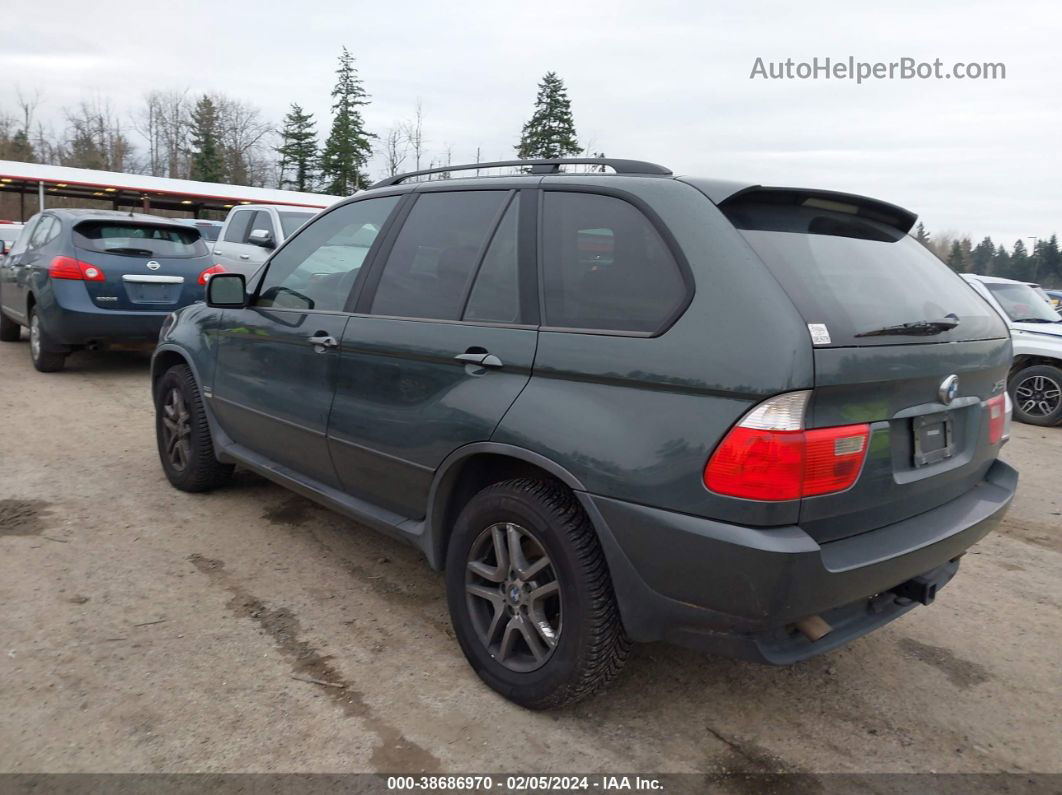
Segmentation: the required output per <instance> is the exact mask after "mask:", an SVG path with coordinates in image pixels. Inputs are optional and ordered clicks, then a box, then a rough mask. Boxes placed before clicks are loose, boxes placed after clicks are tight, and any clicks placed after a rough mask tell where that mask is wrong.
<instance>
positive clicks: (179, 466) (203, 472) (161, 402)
mask: <svg viewBox="0 0 1062 795" xmlns="http://www.w3.org/2000/svg"><path fill="white" fill-rule="evenodd" d="M155 437H156V440H157V442H158V450H159V460H160V461H161V462H162V469H163V471H164V472H165V473H166V478H167V479H168V480H169V481H170V483H171V484H172V485H173V486H174V487H175V488H178V489H180V490H181V491H190V492H200V491H209V490H210V489H214V488H217V487H218V486H222V485H224V484H225V482H226V481H227V480H228V479H229V477H230V476H231V475H232V471H233V469H234V467H233V465H232V464H223V463H221V462H220V461H218V459H217V457H216V456H215V455H214V441H213V439H212V438H211V436H210V425H209V423H208V421H207V417H206V408H205V407H204V406H203V398H202V397H201V395H200V393H199V385H198V384H196V382H195V376H193V375H192V371H191V369H190V368H189V367H188V366H187V365H184V364H177V365H174V366H173V367H171V368H170V369H169V370H167V371H166V372H165V373H163V375H162V378H160V379H159V383H158V386H156V388H155Z"/></svg>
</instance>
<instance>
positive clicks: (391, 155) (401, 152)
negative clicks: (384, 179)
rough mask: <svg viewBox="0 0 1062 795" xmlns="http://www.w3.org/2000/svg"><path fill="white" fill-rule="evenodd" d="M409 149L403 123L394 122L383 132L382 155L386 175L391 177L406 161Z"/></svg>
mask: <svg viewBox="0 0 1062 795" xmlns="http://www.w3.org/2000/svg"><path fill="white" fill-rule="evenodd" d="M408 151H409V140H408V139H407V138H406V130H405V127H404V125H401V124H396V125H395V126H394V127H392V128H391V129H389V130H388V131H387V132H386V133H384V138H383V156H384V166H385V168H386V169H387V174H386V176H388V177H393V176H394V175H395V174H397V173H398V172H399V171H400V170H401V168H402V164H403V163H405V162H406V155H407V153H408Z"/></svg>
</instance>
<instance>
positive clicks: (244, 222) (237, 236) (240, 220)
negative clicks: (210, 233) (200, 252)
mask: <svg viewBox="0 0 1062 795" xmlns="http://www.w3.org/2000/svg"><path fill="white" fill-rule="evenodd" d="M254 213H255V211H254V210H236V212H234V213H233V214H232V216H231V217H230V218H229V225H228V228H226V229H225V238H224V239H225V242H226V243H243V242H244V241H245V240H247V231H248V229H247V227H249V226H250V225H251V219H252V218H254Z"/></svg>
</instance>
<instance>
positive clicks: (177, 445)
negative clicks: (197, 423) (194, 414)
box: [162, 387, 192, 472]
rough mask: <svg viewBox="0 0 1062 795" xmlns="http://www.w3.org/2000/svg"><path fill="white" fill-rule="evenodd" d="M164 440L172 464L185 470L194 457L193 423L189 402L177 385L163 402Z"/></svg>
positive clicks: (179, 469) (167, 455)
mask: <svg viewBox="0 0 1062 795" xmlns="http://www.w3.org/2000/svg"><path fill="white" fill-rule="evenodd" d="M162 442H163V445H164V447H165V450H166V457H167V458H168V459H169V461H170V464H171V465H172V466H173V468H174V469H175V470H176V471H178V472H183V471H184V468H185V467H187V466H188V462H189V461H190V460H191V458H192V423H191V414H190V413H189V411H188V404H187V403H185V400H184V395H182V394H181V390H179V389H177V388H176V387H173V388H171V389H170V391H169V392H168V393H167V394H166V400H165V402H164V403H163V404H162Z"/></svg>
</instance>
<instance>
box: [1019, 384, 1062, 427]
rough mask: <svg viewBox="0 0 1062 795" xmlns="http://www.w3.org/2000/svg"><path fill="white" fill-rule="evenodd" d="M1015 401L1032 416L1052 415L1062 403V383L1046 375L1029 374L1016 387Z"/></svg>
mask: <svg viewBox="0 0 1062 795" xmlns="http://www.w3.org/2000/svg"><path fill="white" fill-rule="evenodd" d="M1014 402H1015V403H1016V404H1017V406H1018V408H1019V409H1021V411H1023V412H1024V413H1025V414H1028V415H1030V416H1035V417H1048V416H1051V414H1053V413H1054V412H1056V411H1058V406H1059V404H1060V403H1062V385H1060V384H1059V383H1058V382H1057V381H1055V380H1054V379H1053V378H1048V377H1047V376H1045V375H1033V376H1029V377H1028V378H1026V379H1024V380H1023V381H1021V382H1020V383H1019V384H1018V386H1017V387H1016V388H1015V389H1014Z"/></svg>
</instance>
